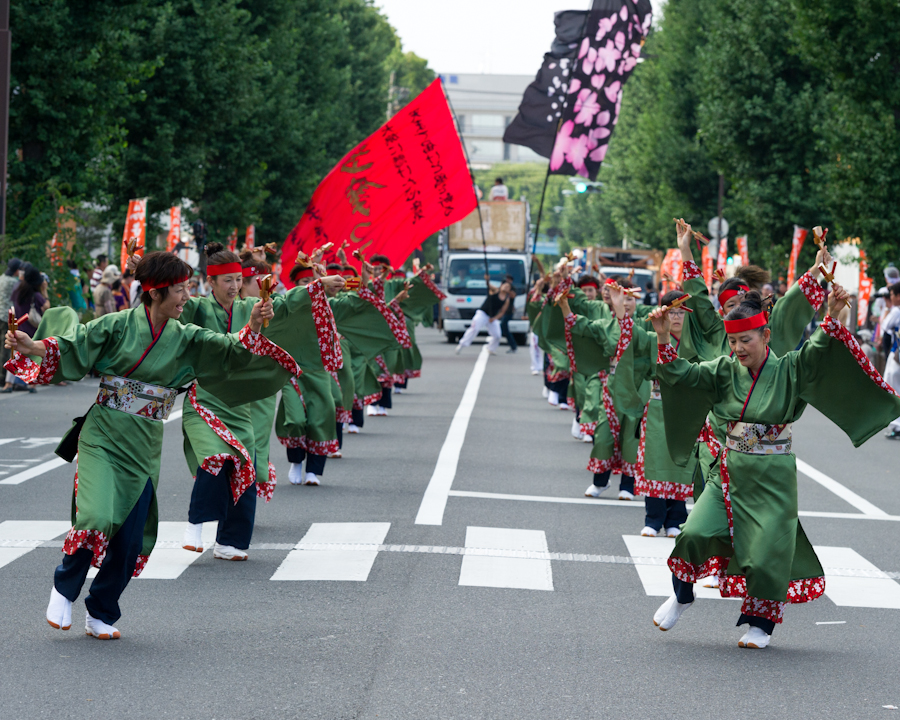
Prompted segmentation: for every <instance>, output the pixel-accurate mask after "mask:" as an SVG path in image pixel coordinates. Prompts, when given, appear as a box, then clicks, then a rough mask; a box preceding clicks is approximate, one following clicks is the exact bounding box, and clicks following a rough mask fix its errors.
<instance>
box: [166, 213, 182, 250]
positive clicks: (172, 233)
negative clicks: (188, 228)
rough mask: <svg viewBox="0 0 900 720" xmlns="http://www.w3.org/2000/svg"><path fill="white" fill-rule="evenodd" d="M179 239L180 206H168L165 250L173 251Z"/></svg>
mask: <svg viewBox="0 0 900 720" xmlns="http://www.w3.org/2000/svg"><path fill="white" fill-rule="evenodd" d="M179 240H181V208H180V207H173V208H169V234H168V236H167V237H166V250H167V251H168V252H174V251H175V246H176V245H177V244H178V241H179Z"/></svg>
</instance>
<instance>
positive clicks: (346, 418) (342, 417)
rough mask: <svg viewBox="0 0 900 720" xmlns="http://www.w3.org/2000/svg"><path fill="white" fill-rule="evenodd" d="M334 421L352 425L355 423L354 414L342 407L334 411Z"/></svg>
mask: <svg viewBox="0 0 900 720" xmlns="http://www.w3.org/2000/svg"><path fill="white" fill-rule="evenodd" d="M334 420H335V422H339V423H351V422H353V413H351V412H350V411H349V410H345V409H344V408H342V407H339V408H335V409H334Z"/></svg>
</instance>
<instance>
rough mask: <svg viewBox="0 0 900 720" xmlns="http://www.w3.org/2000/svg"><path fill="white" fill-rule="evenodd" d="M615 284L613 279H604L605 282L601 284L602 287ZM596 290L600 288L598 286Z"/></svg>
mask: <svg viewBox="0 0 900 720" xmlns="http://www.w3.org/2000/svg"><path fill="white" fill-rule="evenodd" d="M615 282H616V279H615V278H606V282H605V283H603V284H604V285H612V284H613V283H615ZM597 289H598V290H599V289H600V286H599V285H598V286H597Z"/></svg>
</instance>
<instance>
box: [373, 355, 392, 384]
mask: <svg viewBox="0 0 900 720" xmlns="http://www.w3.org/2000/svg"><path fill="white" fill-rule="evenodd" d="M375 362H376V363H377V364H378V367H380V368H381V375H379V376H378V382H379V383H381V387H393V385H394V376H393V374H392V373H391V371H390V370H389V369H388V366H387V363H386V362H385V361H384V358H383V357H381V355H376V356H375Z"/></svg>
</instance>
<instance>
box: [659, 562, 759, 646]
mask: <svg viewBox="0 0 900 720" xmlns="http://www.w3.org/2000/svg"><path fill="white" fill-rule="evenodd" d="M672 588H673V589H674V590H675V599H676V600H678V602H680V603H682V604H684V603H691V602H694V585H693V583H687V582H684V581H683V580H679V579H678V578H677V577H675V576H674V575H673V576H672ZM741 625H750V626H751V627H758V628H759V629H760V630H762V631H763V632H764V633H765V634H766V635H771V634H772V633H773V632H774V630H775V622H774V621H772V620H769V619H767V618H761V617H756V616H755V615H744V614H743V613H741V616H740V617H739V618H738V621H737V627H740V626H741Z"/></svg>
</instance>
